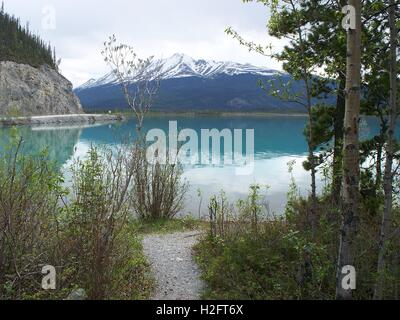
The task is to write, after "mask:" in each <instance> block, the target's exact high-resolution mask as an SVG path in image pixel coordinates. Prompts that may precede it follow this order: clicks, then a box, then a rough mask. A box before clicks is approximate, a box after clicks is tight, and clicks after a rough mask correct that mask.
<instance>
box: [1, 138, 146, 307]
mask: <svg viewBox="0 0 400 320" xmlns="http://www.w3.org/2000/svg"><path fill="white" fill-rule="evenodd" d="M11 140H12V141H11V142H10V144H9V145H7V146H2V157H1V158H0V185H1V186H2V188H1V189H0V299H65V298H66V297H67V296H68V295H69V294H70V293H71V292H72V291H73V290H76V289H78V288H83V289H84V290H85V291H86V293H87V294H88V298H89V299H147V298H148V297H149V296H150V293H151V291H152V288H153V282H152V278H151V277H150V273H149V265H148V263H147V261H146V259H145V257H144V255H143V252H142V247H141V241H140V237H139V235H138V231H137V228H136V226H135V224H134V223H132V222H131V219H130V216H129V215H128V207H127V205H126V204H127V201H126V200H125V199H123V193H122V192H121V189H124V188H123V187H122V186H123V182H124V178H123V175H122V174H121V171H118V170H115V168H121V167H119V166H118V163H120V162H119V161H120V160H119V158H113V159H111V158H110V157H108V156H107V155H106V154H104V153H100V152H99V151H98V150H96V149H93V148H92V149H91V150H90V151H89V154H88V159H87V160H85V161H78V162H77V163H76V165H75V167H74V171H73V173H74V175H73V186H74V187H73V193H71V192H70V191H71V190H70V189H69V188H65V187H64V186H63V185H64V183H63V182H64V181H63V176H62V175H61V174H60V172H59V171H58V170H57V169H56V167H55V165H54V164H53V163H52V162H51V161H50V160H49V157H48V155H47V152H46V151H43V152H40V153H39V154H36V155H33V154H31V155H24V152H23V150H22V149H23V145H24V144H23V141H22V140H21V139H20V138H18V132H15V133H14V134H12V138H11ZM110 163H111V165H110ZM106 164H107V165H106ZM114 173H117V174H118V175H117V176H114V175H113V174H114ZM124 177H125V176H124ZM114 178H115V179H114ZM116 181H118V182H116ZM67 196H68V200H66V197H67ZM44 265H52V266H55V267H56V272H57V278H56V285H57V288H56V290H48V291H45V290H43V289H42V288H41V280H42V277H43V275H42V273H41V271H42V266H44Z"/></svg>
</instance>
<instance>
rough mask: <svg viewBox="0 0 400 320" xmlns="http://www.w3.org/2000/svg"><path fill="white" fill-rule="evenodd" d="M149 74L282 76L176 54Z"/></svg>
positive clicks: (106, 79)
mask: <svg viewBox="0 0 400 320" xmlns="http://www.w3.org/2000/svg"><path fill="white" fill-rule="evenodd" d="M147 72H148V73H149V74H153V73H157V74H159V75H160V77H161V79H177V78H187V77H199V78H206V79H213V78H216V77H218V76H221V75H228V76H236V75H241V74H253V75H259V76H271V75H278V74H282V72H280V71H276V70H271V69H266V68H262V67H256V66H253V65H251V64H240V63H236V62H223V61H214V60H204V59H199V60H195V59H193V58H192V57H190V56H188V55H185V54H182V53H176V54H174V55H173V56H171V57H169V58H167V59H158V60H154V61H153V62H152V63H151V65H150V66H149V67H148V71H147ZM117 83H118V81H117V77H116V76H115V74H114V73H112V72H110V73H108V74H106V75H104V76H103V77H101V78H99V79H97V80H95V79H90V80H89V81H87V82H86V83H84V84H83V85H81V86H79V87H78V88H77V89H76V90H77V91H79V90H84V89H89V88H93V87H99V86H104V85H114V84H117Z"/></svg>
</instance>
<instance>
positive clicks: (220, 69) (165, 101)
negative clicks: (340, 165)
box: [74, 54, 305, 113]
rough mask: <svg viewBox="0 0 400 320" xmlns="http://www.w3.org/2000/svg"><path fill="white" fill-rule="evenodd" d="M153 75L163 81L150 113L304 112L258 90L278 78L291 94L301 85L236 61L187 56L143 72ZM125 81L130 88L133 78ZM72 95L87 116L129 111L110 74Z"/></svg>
mask: <svg viewBox="0 0 400 320" xmlns="http://www.w3.org/2000/svg"><path fill="white" fill-rule="evenodd" d="M155 71H157V72H159V75H160V77H161V80H162V81H161V87H160V91H159V94H158V95H157V97H156V100H155V101H154V103H153V109H154V110H159V111H204V110H207V111H211V110H215V111H240V112H243V111H267V112H299V113H301V112H305V110H304V108H303V107H302V106H300V105H298V104H295V103H292V102H288V101H283V100H281V99H279V98H276V97H273V96H271V95H269V94H268V92H266V91H265V90H262V89H261V88H260V86H259V84H258V83H259V81H260V80H261V81H263V82H264V83H267V82H268V81H277V80H278V78H280V80H282V82H284V83H286V82H288V81H291V82H293V83H292V90H293V91H294V92H302V91H304V84H303V82H302V81H295V80H293V78H292V77H291V76H290V75H289V74H287V73H285V72H282V71H278V70H273V69H269V68H263V67H256V66H253V65H251V64H240V63H236V62H224V61H214V60H205V59H197V60H196V59H193V58H191V57H189V56H187V55H185V54H174V55H173V56H171V57H169V58H167V59H158V60H154V61H153V62H152V64H151V65H150V66H149V67H148V70H147V72H149V73H150V74H149V75H150V76H152V74H151V73H154V72H155ZM129 82H132V83H134V82H135V76H133V78H132V79H131V80H130V81H129ZM132 85H134V84H132ZM277 86H279V81H277ZM74 91H75V93H76V94H77V96H78V97H79V98H80V100H81V103H82V105H83V107H84V109H85V110H86V111H87V112H92V111H104V110H113V109H114V110H115V109H119V110H123V109H128V108H129V106H128V105H127V103H126V101H125V98H124V96H123V94H122V90H121V87H120V84H119V82H118V80H117V78H116V76H115V75H114V74H113V73H112V72H110V73H108V74H106V75H104V76H102V77H100V78H99V79H97V80H96V79H90V80H88V81H87V82H86V83H84V84H83V85H81V86H79V87H78V88H76V89H75V90H74Z"/></svg>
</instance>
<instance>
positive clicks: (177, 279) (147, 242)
mask: <svg viewBox="0 0 400 320" xmlns="http://www.w3.org/2000/svg"><path fill="white" fill-rule="evenodd" d="M200 234H201V233H200V232H199V231H190V232H180V233H173V234H166V235H148V236H145V237H144V239H143V248H144V252H145V254H146V256H147V257H148V259H149V261H150V263H151V266H152V272H153V274H154V277H155V279H156V284H157V286H156V290H155V293H154V295H153V297H152V299H153V300H199V299H200V295H201V291H202V289H203V285H204V284H203V282H202V280H201V279H200V271H199V268H198V266H197V264H196V263H195V261H194V260H193V257H192V248H193V246H194V245H195V244H196V242H197V240H198V237H199V236H200Z"/></svg>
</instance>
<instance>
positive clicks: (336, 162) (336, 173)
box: [332, 76, 346, 209]
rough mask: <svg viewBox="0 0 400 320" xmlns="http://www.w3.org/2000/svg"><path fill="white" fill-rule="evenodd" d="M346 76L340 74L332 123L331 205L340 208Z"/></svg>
mask: <svg viewBox="0 0 400 320" xmlns="http://www.w3.org/2000/svg"><path fill="white" fill-rule="evenodd" d="M345 89H346V78H345V77H344V76H340V78H339V91H338V95H337V102H336V113H335V123H334V139H335V141H334V143H335V145H334V148H333V172H332V205H333V207H334V208H336V209H338V208H340V199H341V193H342V162H343V157H342V152H343V135H344V132H343V126H344V112H345V106H346V100H345V96H344V94H345Z"/></svg>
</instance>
